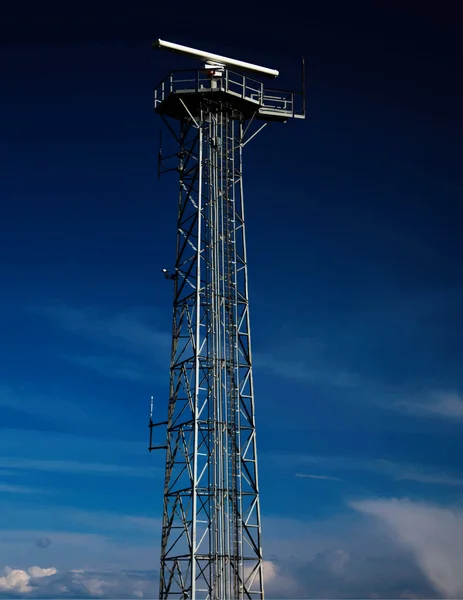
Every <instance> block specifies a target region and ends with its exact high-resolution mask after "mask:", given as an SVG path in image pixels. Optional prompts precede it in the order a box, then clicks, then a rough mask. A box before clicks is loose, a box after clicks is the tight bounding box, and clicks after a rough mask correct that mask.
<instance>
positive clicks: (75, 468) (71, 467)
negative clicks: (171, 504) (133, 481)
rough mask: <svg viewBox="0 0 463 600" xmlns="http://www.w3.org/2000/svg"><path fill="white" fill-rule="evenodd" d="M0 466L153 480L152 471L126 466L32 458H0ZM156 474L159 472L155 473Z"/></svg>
mask: <svg viewBox="0 0 463 600" xmlns="http://www.w3.org/2000/svg"><path fill="white" fill-rule="evenodd" d="M0 466H1V467H6V468H8V469H22V470H26V471H48V472H63V473H76V474H78V473H81V474H89V475H90V474H98V475H117V476H119V477H121V476H123V477H148V478H151V479H152V478H153V475H154V472H155V471H154V469H149V470H147V469H145V468H142V467H132V466H128V465H118V464H108V463H92V462H77V461H71V460H35V459H32V458H8V457H5V456H3V457H0ZM156 472H157V473H158V474H160V473H161V471H160V470H157V471H156Z"/></svg>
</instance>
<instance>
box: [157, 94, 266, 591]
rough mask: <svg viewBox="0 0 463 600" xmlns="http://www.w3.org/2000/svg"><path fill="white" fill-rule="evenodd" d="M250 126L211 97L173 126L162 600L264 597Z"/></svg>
mask: <svg viewBox="0 0 463 600" xmlns="http://www.w3.org/2000/svg"><path fill="white" fill-rule="evenodd" d="M247 124H249V123H247ZM247 124H246V123H244V121H243V118H242V115H241V114H240V113H237V112H236V111H235V110H233V109H232V108H229V107H227V106H225V105H222V104H218V103H214V102H211V101H209V100H206V99H204V100H203V101H202V103H201V107H200V110H199V114H196V113H195V116H194V118H193V117H192V115H191V114H189V111H187V110H185V116H184V118H183V119H182V120H180V121H179V122H178V123H177V125H179V133H178V134H177V133H176V132H175V129H174V127H173V126H170V125H169V129H170V130H171V132H172V133H173V134H174V136H175V139H176V141H177V142H178V146H179V148H178V150H179V151H178V155H177V156H178V171H179V177H180V192H179V200H178V222H177V259H176V264H175V277H174V278H173V279H174V311H173V312H174V314H173V344H172V359H171V368H170V400H169V409H168V424H167V450H166V453H167V460H166V476H165V488H164V516H163V528H162V542H161V574H160V594H159V595H160V598H161V599H167V598H182V599H183V598H190V599H194V600H199V599H208V600H227V599H230V600H231V599H233V600H241V599H245V598H257V599H260V600H263V598H264V590H263V573H262V569H263V565H262V547H261V519H260V507H259V486H258V470H257V456H256V430H255V421H254V390H253V378H252V358H251V339H250V323H249V304H248V273H247V257H246V237H245V223H244V210H243V176H242V151H243V146H244V144H245V143H246V139H247V140H249V139H250V136H249V134H248V128H247V127H246V125H247ZM245 136H246V139H245ZM168 170H169V169H168Z"/></svg>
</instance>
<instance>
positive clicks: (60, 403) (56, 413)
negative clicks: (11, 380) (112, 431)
mask: <svg viewBox="0 0 463 600" xmlns="http://www.w3.org/2000/svg"><path fill="white" fill-rule="evenodd" d="M0 407H3V408H9V409H13V410H16V411H19V412H23V413H27V414H29V415H33V416H36V417H41V418H45V419H47V420H50V419H51V420H53V421H55V420H57V419H60V418H68V417H69V415H70V414H72V418H73V419H74V420H78V421H85V420H86V419H87V413H86V412H85V411H84V410H83V408H82V406H79V405H78V404H77V403H76V402H72V401H70V400H69V399H67V398H63V397H61V396H53V395H51V394H40V393H37V392H31V391H29V390H23V389H13V388H11V387H8V386H5V385H0Z"/></svg>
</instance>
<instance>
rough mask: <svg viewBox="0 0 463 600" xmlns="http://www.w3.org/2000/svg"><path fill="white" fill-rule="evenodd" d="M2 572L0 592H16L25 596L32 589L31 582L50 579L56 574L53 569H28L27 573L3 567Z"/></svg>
mask: <svg viewBox="0 0 463 600" xmlns="http://www.w3.org/2000/svg"><path fill="white" fill-rule="evenodd" d="M4 572H5V575H4V576H3V577H0V592H12V593H13V592H16V593H20V594H27V593H29V592H31V591H32V590H33V589H34V588H33V586H31V585H30V583H31V580H32V581H33V580H36V579H41V578H43V577H51V576H52V575H56V573H57V571H56V569H55V568H54V567H51V568H48V569H42V568H40V567H30V568H29V569H28V571H24V570H22V569H11V568H10V567H5V569H4Z"/></svg>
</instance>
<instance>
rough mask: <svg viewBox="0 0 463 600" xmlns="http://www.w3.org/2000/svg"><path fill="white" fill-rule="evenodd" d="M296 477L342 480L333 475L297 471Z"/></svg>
mask: <svg viewBox="0 0 463 600" xmlns="http://www.w3.org/2000/svg"><path fill="white" fill-rule="evenodd" d="M295 477H300V478H301V479H326V480H329V481H340V479H339V477H333V476H331V475H311V474H310V473H296V475H295Z"/></svg>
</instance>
